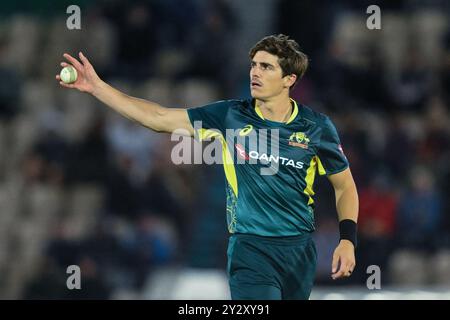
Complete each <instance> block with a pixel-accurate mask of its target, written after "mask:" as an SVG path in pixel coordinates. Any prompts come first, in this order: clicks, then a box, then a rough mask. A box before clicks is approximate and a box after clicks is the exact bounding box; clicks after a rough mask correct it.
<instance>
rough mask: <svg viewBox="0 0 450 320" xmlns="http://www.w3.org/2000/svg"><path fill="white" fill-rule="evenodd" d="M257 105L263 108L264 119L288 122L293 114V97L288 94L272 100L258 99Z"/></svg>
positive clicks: (260, 108)
mask: <svg viewBox="0 0 450 320" xmlns="http://www.w3.org/2000/svg"><path fill="white" fill-rule="evenodd" d="M255 107H257V108H259V110H261V113H262V115H263V116H264V119H267V120H270V121H276V122H287V121H288V120H289V118H290V116H291V114H292V110H293V108H292V104H291V99H290V98H289V96H288V95H286V96H279V97H275V98H272V99H270V100H259V99H256V101H255Z"/></svg>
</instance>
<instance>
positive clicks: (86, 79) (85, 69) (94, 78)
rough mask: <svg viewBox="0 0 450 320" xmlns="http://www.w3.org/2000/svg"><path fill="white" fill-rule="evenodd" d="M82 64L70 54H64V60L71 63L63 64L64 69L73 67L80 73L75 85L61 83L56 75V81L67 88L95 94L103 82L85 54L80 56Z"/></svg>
mask: <svg viewBox="0 0 450 320" xmlns="http://www.w3.org/2000/svg"><path fill="white" fill-rule="evenodd" d="M78 55H79V57H80V60H81V62H79V61H78V60H77V59H75V58H74V57H72V56H71V55H70V54H68V53H64V55H63V56H64V58H65V59H66V60H67V61H68V62H69V63H66V62H61V66H62V67H67V66H70V65H72V66H73V67H74V68H75V69H76V70H77V73H78V77H77V81H75V82H74V83H70V84H69V83H64V82H62V81H61V78H60V76H59V75H56V80H58V81H59V84H60V85H61V86H63V87H65V88H71V89H78V90H80V91H82V92H88V93H91V94H93V93H94V90H95V88H96V87H98V86H99V84H100V83H101V82H102V80H101V79H100V77H99V76H98V75H97V73H96V72H95V70H94V67H93V66H92V64H91V63H90V62H89V60H88V59H87V58H86V57H85V56H84V55H83V53H81V52H80V53H79V54H78Z"/></svg>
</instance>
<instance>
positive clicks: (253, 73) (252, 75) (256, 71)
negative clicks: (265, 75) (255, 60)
mask: <svg viewBox="0 0 450 320" xmlns="http://www.w3.org/2000/svg"><path fill="white" fill-rule="evenodd" d="M260 76H261V70H260V69H259V68H258V67H257V66H254V67H252V68H251V69H250V78H252V79H253V78H259V77H260Z"/></svg>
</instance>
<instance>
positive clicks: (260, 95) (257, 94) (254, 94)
mask: <svg viewBox="0 0 450 320" xmlns="http://www.w3.org/2000/svg"><path fill="white" fill-rule="evenodd" d="M250 95H251V96H252V98H254V99H263V98H264V96H263V95H262V94H261V93H259V92H255V91H253V90H250Z"/></svg>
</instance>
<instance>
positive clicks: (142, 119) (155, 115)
mask: <svg viewBox="0 0 450 320" xmlns="http://www.w3.org/2000/svg"><path fill="white" fill-rule="evenodd" d="M64 58H65V59H66V60H67V61H68V62H69V63H70V64H69V63H66V62H62V63H61V66H62V67H66V66H69V65H72V66H73V67H74V68H75V69H76V70H77V73H78V78H77V81H76V82H74V83H72V84H66V83H64V82H62V81H61V79H60V77H59V75H57V76H56V80H59V84H60V85H61V86H63V87H65V88H71V89H77V90H79V91H81V92H87V93H90V94H92V95H93V96H94V97H96V98H97V99H99V100H100V101H101V102H103V103H104V104H106V105H108V106H109V107H111V108H112V109H114V110H115V111H117V112H119V113H120V114H122V115H123V116H125V117H127V118H128V119H131V120H133V121H136V122H138V123H139V124H141V125H143V126H145V127H147V128H149V129H152V130H154V131H157V132H169V133H171V132H173V131H174V130H176V129H184V130H185V131H186V132H187V134H188V135H191V136H192V135H193V134H194V128H193V127H192V125H191V122H190V121H189V117H188V114H187V111H186V109H178V108H165V107H163V106H161V105H159V104H157V103H154V102H150V101H147V100H144V99H139V98H134V97H131V96H129V95H126V94H125V93H122V92H120V91H119V90H117V89H115V88H113V87H111V86H110V85H109V84H107V83H106V82H104V81H103V80H102V79H100V77H99V76H98V75H97V73H96V72H95V70H94V67H93V66H92V64H91V63H90V62H89V61H88V59H87V58H86V57H85V56H84V55H83V54H82V53H81V52H80V53H79V58H80V61H81V62H80V61H78V60H77V59H75V58H74V57H72V56H71V55H69V54H67V53H65V54H64Z"/></svg>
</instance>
